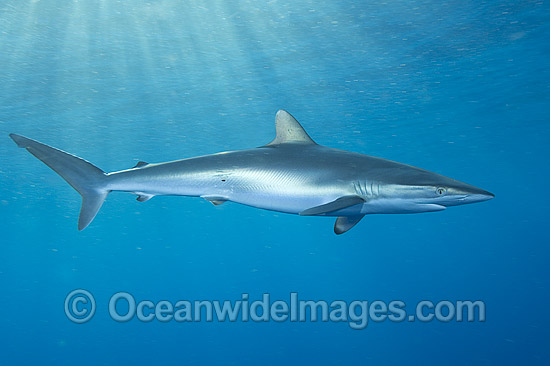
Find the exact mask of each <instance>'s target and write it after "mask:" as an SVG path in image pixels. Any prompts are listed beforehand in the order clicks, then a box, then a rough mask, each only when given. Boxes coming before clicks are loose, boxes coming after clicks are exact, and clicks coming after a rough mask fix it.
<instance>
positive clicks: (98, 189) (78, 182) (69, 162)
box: [10, 133, 110, 230]
mask: <svg viewBox="0 0 550 366" xmlns="http://www.w3.org/2000/svg"><path fill="white" fill-rule="evenodd" d="M10 137H11V138H12V140H13V141H15V143H16V144H17V146H19V147H22V148H25V149H27V151H28V152H30V153H31V154H33V155H34V156H36V157H37V158H38V159H40V160H41V161H42V162H43V163H44V164H46V165H47V166H49V167H50V168H52V169H53V170H54V171H55V172H56V173H57V174H59V175H60V176H61V177H62V178H63V179H65V181H67V183H69V184H70V185H71V186H72V187H73V188H74V189H76V190H77V192H78V193H80V195H81V196H82V206H81V208H80V217H79V219H78V230H83V229H85V228H86V227H87V226H88V225H89V224H90V223H91V222H92V220H93V219H94V217H95V216H96V214H97V212H98V211H99V209H100V208H101V205H102V204H103V201H104V200H105V198H106V197H107V195H108V194H109V192H110V191H109V190H108V189H107V188H106V185H107V184H106V183H107V175H106V174H105V172H104V171H103V170H101V169H99V168H98V167H96V166H95V165H93V164H92V163H89V162H87V161H86V160H84V159H81V158H79V157H77V156H74V155H71V154H68V153H66V152H64V151H61V150H58V149H56V148H53V147H51V146H48V145H44V144H42V143H40V142H38V141H35V140H31V139H29V138H26V137H23V136H20V135H16V134H13V133H12V134H10Z"/></svg>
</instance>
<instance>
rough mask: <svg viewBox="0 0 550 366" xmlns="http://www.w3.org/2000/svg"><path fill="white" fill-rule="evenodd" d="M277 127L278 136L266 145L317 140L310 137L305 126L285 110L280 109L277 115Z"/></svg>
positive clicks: (310, 142) (305, 142)
mask: <svg viewBox="0 0 550 366" xmlns="http://www.w3.org/2000/svg"><path fill="white" fill-rule="evenodd" d="M275 129H276V132H277V136H276V137H275V139H274V140H273V141H271V142H270V143H269V144H267V145H265V146H273V145H279V144H289V143H294V144H315V141H313V140H312V139H311V137H309V135H308V134H307V132H306V131H305V130H304V128H303V127H302V126H301V125H300V123H299V122H298V121H297V120H296V118H294V117H292V115H291V114H290V113H288V112H287V111H285V110H282V109H281V110H279V111H278V112H277V116H275Z"/></svg>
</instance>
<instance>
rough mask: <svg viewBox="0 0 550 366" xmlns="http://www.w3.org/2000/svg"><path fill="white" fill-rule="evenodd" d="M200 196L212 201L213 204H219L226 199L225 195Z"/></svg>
mask: <svg viewBox="0 0 550 366" xmlns="http://www.w3.org/2000/svg"><path fill="white" fill-rule="evenodd" d="M201 198H204V199H205V200H207V201H208V202H210V203H212V204H213V205H214V206H219V205H221V204H222V203H224V202H227V201H228V199H227V198H226V197H221V196H201Z"/></svg>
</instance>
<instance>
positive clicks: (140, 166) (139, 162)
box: [132, 161, 149, 169]
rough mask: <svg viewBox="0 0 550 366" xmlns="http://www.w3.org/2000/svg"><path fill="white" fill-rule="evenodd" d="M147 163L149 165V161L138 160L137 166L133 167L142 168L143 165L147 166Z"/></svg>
mask: <svg viewBox="0 0 550 366" xmlns="http://www.w3.org/2000/svg"><path fill="white" fill-rule="evenodd" d="M146 165H149V163H146V162H144V161H138V163H137V164H136V166H135V167H134V168H132V169H135V168H142V167H144V166H146Z"/></svg>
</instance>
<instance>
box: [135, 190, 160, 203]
mask: <svg viewBox="0 0 550 366" xmlns="http://www.w3.org/2000/svg"><path fill="white" fill-rule="evenodd" d="M134 194H137V198H136V200H138V201H139V202H145V201H149V200H150V199H151V198H153V197H155V195H154V194H147V193H139V192H134Z"/></svg>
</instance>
